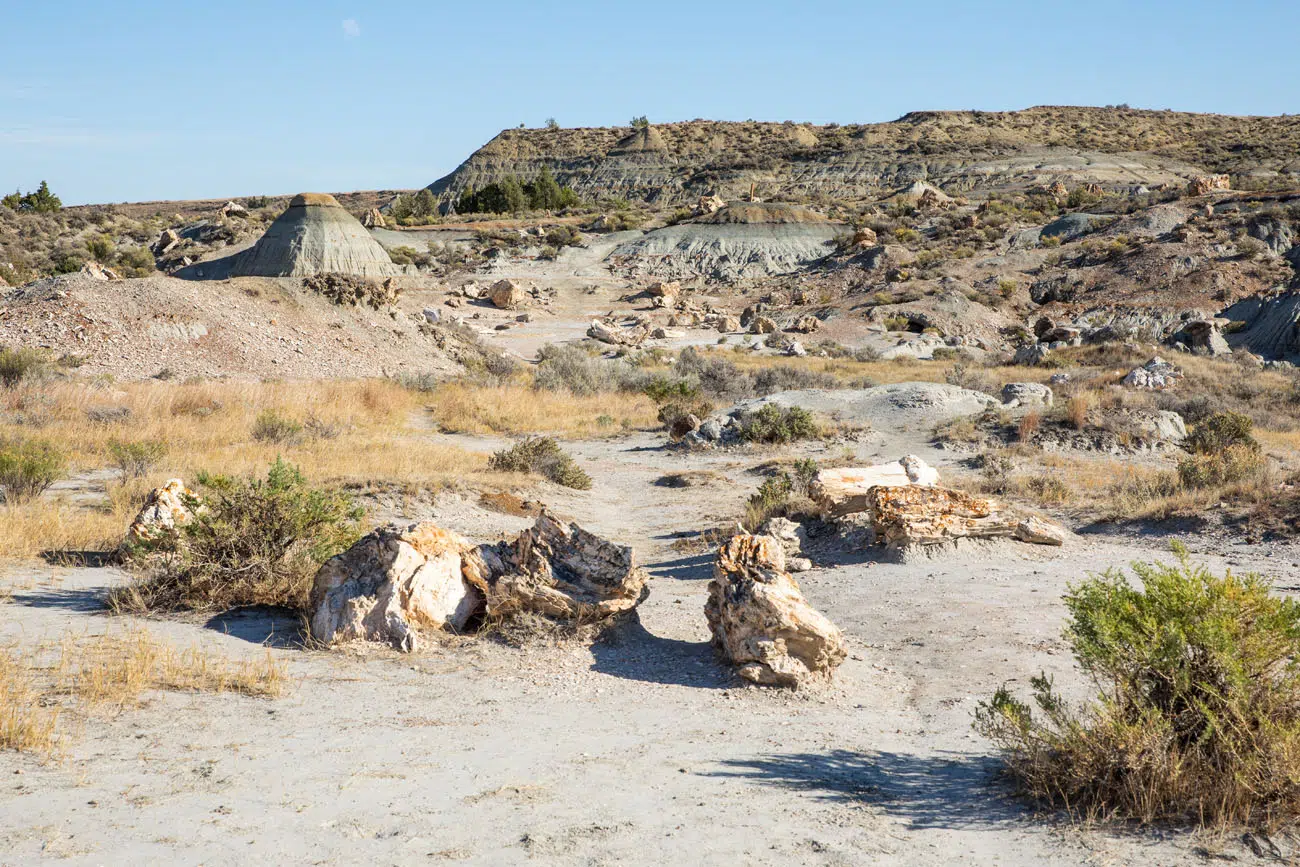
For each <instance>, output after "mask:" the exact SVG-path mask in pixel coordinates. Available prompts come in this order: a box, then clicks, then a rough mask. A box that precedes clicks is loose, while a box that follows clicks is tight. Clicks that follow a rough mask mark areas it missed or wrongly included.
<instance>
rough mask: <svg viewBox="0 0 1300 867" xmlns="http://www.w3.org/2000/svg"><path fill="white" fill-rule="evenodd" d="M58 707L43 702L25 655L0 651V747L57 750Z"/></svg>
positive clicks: (25, 749)
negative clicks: (22, 656) (21, 656)
mask: <svg viewBox="0 0 1300 867" xmlns="http://www.w3.org/2000/svg"><path fill="white" fill-rule="evenodd" d="M59 710H60V709H59V708H58V707H48V708H47V707H43V706H42V705H41V703H40V693H39V692H38V690H37V688H36V683H35V678H34V677H33V676H32V671H31V669H30V668H29V667H28V665H27V664H26V663H25V662H24V661H23V659H22V658H20V657H19V655H18V654H17V653H14V652H8V651H0V750H18V751H20V752H31V753H40V754H43V755H49V754H50V753H52V752H54V751H55V750H56V749H57V747H58V736H57V734H56V730H57V728H58V723H59Z"/></svg>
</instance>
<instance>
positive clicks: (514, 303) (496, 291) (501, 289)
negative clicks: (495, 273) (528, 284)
mask: <svg viewBox="0 0 1300 867" xmlns="http://www.w3.org/2000/svg"><path fill="white" fill-rule="evenodd" d="M527 297H528V293H527V292H525V291H524V290H523V289H522V288H521V287H520V286H519V285H518V284H516V283H515V281H513V280H498V281H497V282H495V283H493V284H492V288H491V289H489V290H488V299H489V300H490V301H491V302H492V304H493V305H494V306H496V307H499V308H501V309H502V310H514V309H515V308H517V307H518V306H519V305H520V304H522V303H524V299H525V298H527Z"/></svg>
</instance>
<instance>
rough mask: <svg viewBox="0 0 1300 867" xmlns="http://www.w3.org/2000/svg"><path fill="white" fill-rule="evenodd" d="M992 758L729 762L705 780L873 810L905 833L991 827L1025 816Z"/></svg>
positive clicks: (808, 756) (801, 756) (844, 754)
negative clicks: (753, 784)
mask: <svg viewBox="0 0 1300 867" xmlns="http://www.w3.org/2000/svg"><path fill="white" fill-rule="evenodd" d="M1000 767H1001V765H1000V763H999V762H998V761H997V759H994V758H991V757H988V756H969V755H964V754H961V753H946V754H945V753H940V754H938V755H933V756H916V755H909V754H906V753H890V752H870V753H855V752H851V751H849V750H832V751H831V752H829V753H792V754H785V755H770V756H762V757H758V758H753V759H732V760H728V761H724V762H723V763H722V770H719V771H714V772H712V773H710V774H708V776H717V777H733V778H735V777H740V778H746V779H751V780H756V781H758V782H760V783H764V784H767V785H771V786H779V787H781V788H785V789H791V790H794V791H799V792H808V793H810V794H811V795H813V796H814V797H817V798H819V799H827V800H834V801H855V802H859V803H867V804H872V805H874V806H876V807H878V808H880V809H881V810H882V811H883V812H885V813H887V814H889V815H891V816H894V817H896V818H899V819H902V820H903V821H905V822H907V823H908V825H909V826H910V827H912V828H946V829H994V828H998V827H1003V826H1006V825H1010V824H1013V823H1016V822H1020V821H1022V820H1024V819H1025V818H1026V816H1027V815H1028V814H1027V811H1026V810H1025V808H1024V807H1023V806H1022V805H1021V804H1019V803H1018V802H1016V801H1015V800H1014V799H1013V798H1012V797H1011V792H1010V790H1009V789H1008V788H1007V787H1006V786H1005V785H1003V784H1002V783H1001V782H999V781H998V780H996V779H995V775H996V773H997V771H998V769H999V768H1000Z"/></svg>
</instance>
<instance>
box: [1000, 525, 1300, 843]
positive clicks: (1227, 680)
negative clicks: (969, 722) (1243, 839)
mask: <svg viewBox="0 0 1300 867" xmlns="http://www.w3.org/2000/svg"><path fill="white" fill-rule="evenodd" d="M1175 553H1176V555H1177V561H1176V562H1175V563H1174V564H1160V563H1156V564H1134V565H1133V567H1132V568H1133V571H1134V573H1136V575H1137V577H1138V578H1139V579H1141V582H1142V587H1141V589H1139V588H1137V587H1134V586H1133V585H1131V584H1130V583H1129V580H1128V578H1127V577H1126V576H1125V575H1124V574H1123V573H1122V572H1121V571H1119V570H1110V571H1108V572H1106V573H1104V574H1102V575H1094V576H1092V577H1090V578H1088V579H1087V580H1085V581H1083V582H1082V583H1080V584H1078V585H1077V586H1073V587H1071V588H1070V591H1069V593H1068V594H1067V595H1066V597H1065V603H1066V607H1067V609H1068V611H1069V621H1068V625H1067V627H1066V630H1065V638H1066V640H1067V641H1068V642H1069V644H1070V646H1071V649H1072V650H1073V652H1074V657H1075V660H1076V661H1077V662H1078V664H1079V667H1080V668H1081V669H1083V671H1084V673H1085V674H1087V675H1088V677H1089V678H1090V679H1091V681H1092V685H1093V687H1094V688H1095V690H1096V698H1095V699H1094V700H1093V701H1091V702H1090V703H1088V704H1087V705H1085V706H1084V707H1082V708H1078V709H1071V708H1070V707H1069V706H1068V705H1067V704H1066V703H1065V701H1064V700H1063V699H1062V698H1061V697H1060V695H1059V694H1058V693H1057V692H1056V691H1055V689H1054V687H1053V684H1052V681H1051V679H1050V678H1048V677H1046V676H1045V675H1040V676H1039V677H1036V678H1034V679H1033V680H1032V682H1031V683H1032V689H1033V698H1034V704H1035V705H1036V710H1034V709H1031V708H1030V707H1029V706H1028V705H1027V704H1025V703H1023V702H1021V701H1019V700H1018V699H1016V698H1015V697H1014V696H1012V695H1011V693H1010V691H1009V690H1008V689H1007V688H1006V687H1005V686H1004V687H1003V688H1001V689H999V690H998V691H997V692H996V693H995V694H994V696H993V698H992V699H991V700H990V701H987V702H981V703H980V705H979V707H978V709H977V711H976V714H975V728H976V729H977V730H978V731H980V732H981V733H982V734H984V735H985V736H986V737H989V738H991V739H992V740H993V741H994V742H995V743H996V744H997V745H998V746H999V748H1000V749H1001V750H1002V752H1003V753H1004V755H1005V757H1006V759H1007V762H1008V765H1009V767H1010V770H1011V772H1012V774H1013V775H1014V777H1015V779H1016V780H1017V781H1018V783H1019V784H1020V786H1021V788H1022V789H1023V791H1024V792H1025V793H1026V794H1027V795H1029V796H1030V797H1032V798H1034V799H1035V800H1038V801H1040V802H1043V803H1047V804H1051V805H1054V806H1060V807H1065V808H1068V809H1069V810H1071V811H1073V812H1075V813H1076V814H1079V815H1083V816H1086V817H1105V818H1113V819H1123V820H1137V821H1140V822H1145V823H1151V822H1158V821H1188V822H1195V823H1210V824H1218V825H1224V824H1236V823H1241V824H1248V825H1252V826H1265V827H1272V826H1275V825H1277V824H1281V823H1284V822H1288V821H1291V820H1294V819H1295V818H1296V817H1297V815H1300V787H1298V786H1297V783H1296V781H1297V780H1298V779H1300V602H1297V601H1295V600H1292V599H1287V598H1284V597H1280V596H1275V595H1273V594H1272V593H1270V592H1269V586H1268V584H1267V582H1265V581H1264V580H1263V579H1261V578H1259V577H1258V576H1254V575H1246V576H1244V577H1240V576H1236V575H1233V574H1232V573H1231V572H1228V573H1225V574H1224V575H1222V576H1218V575H1213V574H1211V573H1210V572H1209V571H1208V570H1207V569H1205V568H1204V567H1203V566H1196V565H1193V564H1192V563H1190V562H1189V560H1188V557H1187V553H1186V551H1185V549H1182V548H1180V547H1176V548H1175Z"/></svg>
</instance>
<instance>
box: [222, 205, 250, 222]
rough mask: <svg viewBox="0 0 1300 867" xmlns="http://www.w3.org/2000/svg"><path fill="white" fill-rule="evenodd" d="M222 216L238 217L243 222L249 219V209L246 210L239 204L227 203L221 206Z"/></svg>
mask: <svg viewBox="0 0 1300 867" xmlns="http://www.w3.org/2000/svg"><path fill="white" fill-rule="evenodd" d="M221 216H223V217H238V218H240V219H241V220H242V219H245V218H247V217H248V208H245V207H244V206H243V205H241V204H239V202H226V203H225V204H224V205H222V206H221Z"/></svg>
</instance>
